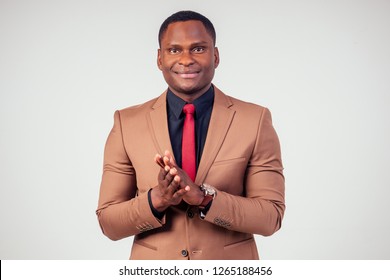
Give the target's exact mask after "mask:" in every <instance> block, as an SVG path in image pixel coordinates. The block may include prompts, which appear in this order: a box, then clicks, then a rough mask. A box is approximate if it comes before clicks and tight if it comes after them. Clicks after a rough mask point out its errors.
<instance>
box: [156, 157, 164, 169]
mask: <svg viewBox="0 0 390 280" xmlns="http://www.w3.org/2000/svg"><path fill="white" fill-rule="evenodd" d="M154 161H155V162H156V163H157V164H158V165H159V166H160V167H161V168H164V166H165V164H164V161H163V158H162V156H161V155H159V154H156V155H155V156H154Z"/></svg>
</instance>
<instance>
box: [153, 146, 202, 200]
mask: <svg viewBox="0 0 390 280" xmlns="http://www.w3.org/2000/svg"><path fill="white" fill-rule="evenodd" d="M155 161H156V163H157V164H158V165H160V166H161V167H164V169H165V168H167V167H168V168H169V169H171V170H172V169H173V170H175V171H176V174H177V177H179V181H178V183H179V188H180V190H183V189H184V190H186V192H185V193H184V195H183V196H182V198H183V200H184V201H185V202H187V203H188V204H189V205H200V204H201V203H202V201H203V199H204V194H203V192H202V191H201V190H200V188H199V186H198V185H196V184H195V183H194V182H193V181H192V180H191V178H190V177H189V176H188V175H187V173H186V172H185V171H184V170H183V169H181V168H180V167H178V166H177V164H176V162H175V160H174V158H173V156H172V155H171V153H170V152H169V151H165V154H164V156H160V155H156V157H155Z"/></svg>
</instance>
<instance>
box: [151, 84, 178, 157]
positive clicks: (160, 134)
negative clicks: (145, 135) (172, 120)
mask: <svg viewBox="0 0 390 280" xmlns="http://www.w3.org/2000/svg"><path fill="white" fill-rule="evenodd" d="M166 96H167V92H166V91H165V92H164V93H163V94H162V95H161V96H160V97H159V98H157V100H156V103H154V105H153V107H152V108H153V110H152V111H150V113H149V115H148V125H149V129H150V133H151V135H152V139H153V143H154V145H155V147H156V150H157V151H158V153H159V154H160V155H163V154H164V151H165V150H169V151H170V152H171V153H172V146H171V141H170V137H169V130H168V117H167V106H166V100H167V99H166ZM172 154H173V153H172Z"/></svg>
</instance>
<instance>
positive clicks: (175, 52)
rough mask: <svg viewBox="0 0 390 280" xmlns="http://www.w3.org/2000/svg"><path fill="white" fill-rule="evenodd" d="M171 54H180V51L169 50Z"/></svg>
mask: <svg viewBox="0 0 390 280" xmlns="http://www.w3.org/2000/svg"><path fill="white" fill-rule="evenodd" d="M169 53H171V54H178V53H179V50H178V49H169Z"/></svg>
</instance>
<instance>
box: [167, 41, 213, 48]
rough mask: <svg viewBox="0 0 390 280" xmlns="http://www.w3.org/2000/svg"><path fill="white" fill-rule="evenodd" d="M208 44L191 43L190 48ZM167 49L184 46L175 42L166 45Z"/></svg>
mask: <svg viewBox="0 0 390 280" xmlns="http://www.w3.org/2000/svg"><path fill="white" fill-rule="evenodd" d="M206 44H208V43H207V42H206V41H198V42H194V43H191V45H190V48H193V47H195V46H199V45H206ZM166 47H169V48H182V47H183V45H181V44H178V43H175V42H173V43H169V44H166Z"/></svg>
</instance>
